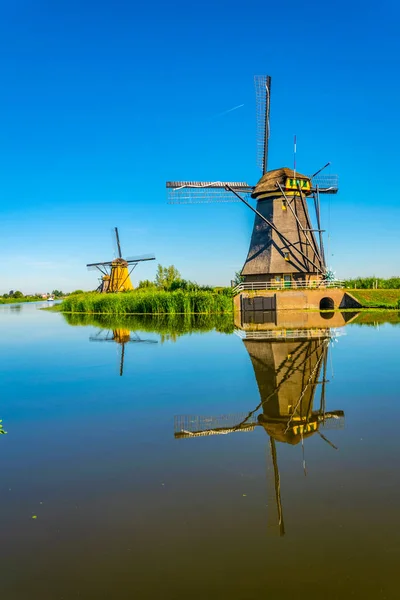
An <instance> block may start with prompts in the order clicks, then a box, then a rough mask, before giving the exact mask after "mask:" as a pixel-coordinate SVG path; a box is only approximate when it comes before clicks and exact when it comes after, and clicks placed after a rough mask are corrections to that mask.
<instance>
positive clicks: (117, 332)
mask: <svg viewBox="0 0 400 600" xmlns="http://www.w3.org/2000/svg"><path fill="white" fill-rule="evenodd" d="M89 340H90V341H91V342H115V343H117V344H118V345H119V346H120V347H121V356H120V361H119V374H120V376H121V377H122V375H123V374H124V359H125V344H129V343H131V344H132V343H133V344H137V343H142V344H158V342H157V341H156V340H142V339H141V338H140V337H139V335H138V334H137V333H136V332H135V331H132V332H131V331H130V330H129V329H123V328H121V327H119V328H116V329H113V330H107V331H104V330H103V329H100V331H99V332H98V333H97V334H96V335H91V336H90V337H89Z"/></svg>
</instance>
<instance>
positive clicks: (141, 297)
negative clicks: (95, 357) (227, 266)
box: [59, 289, 233, 315]
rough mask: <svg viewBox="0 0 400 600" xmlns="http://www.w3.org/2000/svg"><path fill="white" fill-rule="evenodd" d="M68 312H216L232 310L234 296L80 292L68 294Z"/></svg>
mask: <svg viewBox="0 0 400 600" xmlns="http://www.w3.org/2000/svg"><path fill="white" fill-rule="evenodd" d="M59 310H61V312H64V313H67V312H68V313H89V314H109V315H127V314H135V313H138V314H170V315H174V314H191V313H198V314H207V315H210V314H214V313H232V312H233V301H232V297H231V296H229V295H225V294H220V293H216V292H206V291H193V292H184V291H181V290H178V291H176V292H164V291H153V290H150V291H146V290H145V289H144V290H143V291H142V290H135V291H134V292H125V293H121V294H98V293H96V292H93V293H90V294H77V295H74V296H69V297H67V298H65V300H64V301H63V302H62V304H61V305H60V307H59Z"/></svg>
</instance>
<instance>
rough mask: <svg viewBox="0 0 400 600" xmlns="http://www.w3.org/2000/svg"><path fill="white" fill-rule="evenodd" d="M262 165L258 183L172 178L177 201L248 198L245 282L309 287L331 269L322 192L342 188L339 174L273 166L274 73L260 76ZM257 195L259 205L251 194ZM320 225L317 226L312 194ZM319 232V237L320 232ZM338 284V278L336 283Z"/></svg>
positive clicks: (259, 157) (169, 187) (171, 199)
mask: <svg viewBox="0 0 400 600" xmlns="http://www.w3.org/2000/svg"><path fill="white" fill-rule="evenodd" d="M255 86H256V106H257V112H256V117H257V164H258V166H259V168H260V169H261V172H262V177H261V179H260V180H259V181H258V183H257V184H256V185H254V186H252V185H249V184H248V183H246V182H232V181H214V182H211V181H168V182H167V184H166V187H167V193H168V200H169V203H171V204H193V203H201V202H243V203H244V204H245V205H246V206H247V207H248V208H249V209H250V210H252V211H253V212H254V213H255V219H254V227H253V232H252V236H251V240H250V247H249V251H248V255H247V258H246V260H245V263H244V266H243V268H242V271H241V275H242V276H243V279H244V282H245V283H246V282H261V283H263V284H266V287H268V286H272V285H276V286H277V287H281V286H283V287H307V286H311V285H315V283H316V282H322V281H325V274H326V272H327V268H326V261H325V254H324V246H323V239H322V233H323V230H322V229H321V218H320V194H335V193H337V191H338V178H337V176H336V175H332V176H329V175H322V174H321V173H322V171H323V170H324V169H325V168H326V167H327V166H328V165H329V164H330V163H327V164H326V165H325V166H324V167H322V168H321V169H319V170H318V171H317V172H315V173H314V174H313V175H303V174H301V173H299V172H297V171H296V169H295V168H294V169H289V168H288V167H283V168H279V169H274V170H270V171H268V170H267V166H268V146H269V137H270V96H271V77H270V76H259V77H255ZM251 198H253V199H255V200H256V204H257V206H256V208H254V207H253V206H252V205H251V204H250V202H249V201H250V199H251ZM311 198H312V200H313V208H314V211H315V220H316V223H317V227H316V228H315V229H314V228H313V226H312V222H311V218H310V213H309V210H308V202H307V201H308V199H311ZM316 233H317V234H318V241H317V236H316V235H315V234H316ZM330 285H332V282H330Z"/></svg>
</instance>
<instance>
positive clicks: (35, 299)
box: [0, 296, 43, 304]
mask: <svg viewBox="0 0 400 600" xmlns="http://www.w3.org/2000/svg"><path fill="white" fill-rule="evenodd" d="M39 300H43V298H38V297H37V296H23V297H22V298H1V297H0V304H17V303H19V302H38V301H39Z"/></svg>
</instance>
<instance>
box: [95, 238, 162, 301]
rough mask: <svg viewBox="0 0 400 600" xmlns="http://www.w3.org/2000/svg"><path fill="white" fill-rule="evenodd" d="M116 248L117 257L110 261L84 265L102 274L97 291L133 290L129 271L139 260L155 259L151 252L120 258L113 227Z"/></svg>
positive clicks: (120, 254) (119, 245)
mask: <svg viewBox="0 0 400 600" xmlns="http://www.w3.org/2000/svg"><path fill="white" fill-rule="evenodd" d="M114 231H115V237H116V241H117V248H118V258H114V259H113V260H110V261H105V262H98V263H90V264H88V265H86V266H87V267H88V268H89V269H95V270H98V271H100V273H101V274H102V277H101V280H100V285H99V287H98V288H97V290H96V291H97V292H102V293H106V292H125V291H127V290H133V285H132V281H131V273H132V271H133V269H134V268H135V267H137V265H138V264H139V263H140V262H144V261H147V260H155V256H154V255H153V254H144V255H143V256H135V257H130V258H126V259H124V258H122V252H121V244H120V241H119V234H118V228H117V227H115V228H114Z"/></svg>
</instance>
